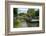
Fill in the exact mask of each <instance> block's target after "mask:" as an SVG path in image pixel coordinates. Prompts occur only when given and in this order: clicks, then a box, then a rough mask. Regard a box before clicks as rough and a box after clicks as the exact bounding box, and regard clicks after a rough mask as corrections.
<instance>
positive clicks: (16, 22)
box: [14, 19, 21, 28]
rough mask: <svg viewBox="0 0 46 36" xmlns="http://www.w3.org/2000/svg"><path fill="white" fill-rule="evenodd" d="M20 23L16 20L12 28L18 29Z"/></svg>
mask: <svg viewBox="0 0 46 36" xmlns="http://www.w3.org/2000/svg"><path fill="white" fill-rule="evenodd" d="M20 23H21V21H20V20H19V19H16V20H15V21H14V27H16V28H17V27H19V26H20Z"/></svg>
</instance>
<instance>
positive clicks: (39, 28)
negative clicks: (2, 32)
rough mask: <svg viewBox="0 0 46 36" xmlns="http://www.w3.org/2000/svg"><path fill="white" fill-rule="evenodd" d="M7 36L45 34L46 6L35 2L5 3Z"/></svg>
mask: <svg viewBox="0 0 46 36" xmlns="http://www.w3.org/2000/svg"><path fill="white" fill-rule="evenodd" d="M5 4H6V6H5V11H6V12H5V19H6V20H5V23H6V28H5V29H6V35H10V34H13V35H18V34H35V33H44V32H45V26H44V25H45V4H44V3H33V2H17V1H6V2H5Z"/></svg>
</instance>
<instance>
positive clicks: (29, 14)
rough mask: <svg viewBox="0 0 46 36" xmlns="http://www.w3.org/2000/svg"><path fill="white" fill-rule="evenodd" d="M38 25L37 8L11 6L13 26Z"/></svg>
mask: <svg viewBox="0 0 46 36" xmlns="http://www.w3.org/2000/svg"><path fill="white" fill-rule="evenodd" d="M25 27H39V8H13V28H25Z"/></svg>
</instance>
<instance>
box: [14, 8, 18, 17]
mask: <svg viewBox="0 0 46 36" xmlns="http://www.w3.org/2000/svg"><path fill="white" fill-rule="evenodd" d="M17 11H18V8H13V14H14V17H15V16H17Z"/></svg>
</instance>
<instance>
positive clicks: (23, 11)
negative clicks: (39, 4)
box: [18, 8, 38, 14]
mask: <svg viewBox="0 0 46 36" xmlns="http://www.w3.org/2000/svg"><path fill="white" fill-rule="evenodd" d="M27 10H28V8H18V14H19V13H27ZM37 10H38V9H37V8H36V9H35V11H37Z"/></svg>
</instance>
